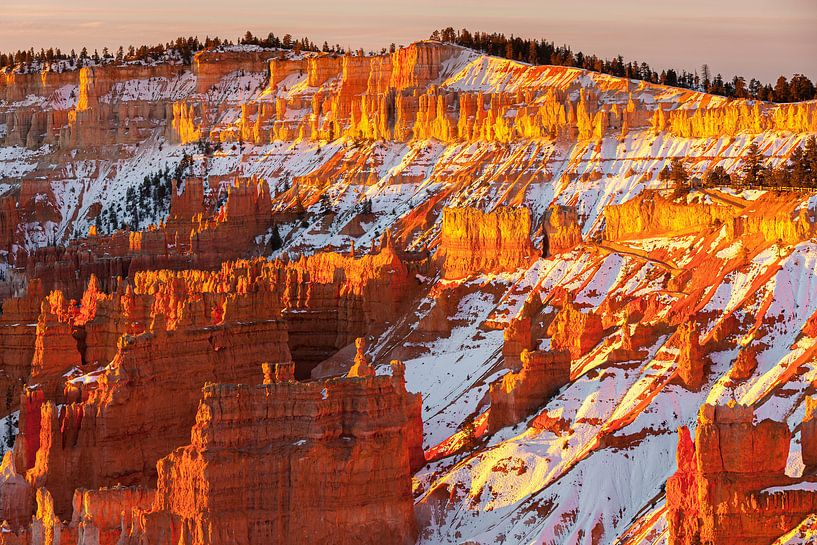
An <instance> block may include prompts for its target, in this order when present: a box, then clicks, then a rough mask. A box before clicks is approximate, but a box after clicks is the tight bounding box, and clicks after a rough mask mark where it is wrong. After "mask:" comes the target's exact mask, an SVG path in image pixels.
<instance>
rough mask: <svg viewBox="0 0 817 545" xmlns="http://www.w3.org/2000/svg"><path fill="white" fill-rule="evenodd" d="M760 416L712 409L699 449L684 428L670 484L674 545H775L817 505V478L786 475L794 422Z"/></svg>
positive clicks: (705, 415)
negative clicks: (814, 484)
mask: <svg viewBox="0 0 817 545" xmlns="http://www.w3.org/2000/svg"><path fill="white" fill-rule="evenodd" d="M753 419H754V411H753V410H752V408H751V407H742V406H734V407H727V406H713V405H704V406H703V407H702V408H701V411H700V414H699V416H698V427H697V430H696V433H695V443H694V445H693V444H692V440H691V439H690V435H689V431H688V430H686V429H685V428H684V429H681V430H680V432H679V442H678V471H677V472H676V474H675V475H674V476H673V477H672V478H670V479H669V480H668V481H667V507H668V515H667V520H668V523H669V543H670V544H671V545H681V544H691V543H713V544H721V543H723V544H726V543H747V544H749V545H761V544H762V545H769V544H771V543H772V542H774V541H775V540H776V539H777V537H778V536H780V535H782V534H785V533H786V532H788V531H789V530H791V529H792V528H794V527H796V526H797V525H798V524H799V523H800V521H802V520H803V519H804V518H806V516H807V515H808V514H809V513H811V512H812V511H813V510H814V508H815V506H817V494H815V492H813V489H809V487H808V485H811V484H812V481H811V478H809V477H806V478H805V480H797V479H793V478H791V477H788V476H786V474H785V468H786V459H787V457H788V453H789V441H790V439H791V433H790V432H789V429H788V427H787V426H786V424H785V423H783V422H774V421H771V420H764V421H762V422H759V423H755V422H754V421H753ZM798 481H799V482H798ZM804 484H805V485H806V486H805V487H804V486H803V485H804ZM810 490H811V491H810Z"/></svg>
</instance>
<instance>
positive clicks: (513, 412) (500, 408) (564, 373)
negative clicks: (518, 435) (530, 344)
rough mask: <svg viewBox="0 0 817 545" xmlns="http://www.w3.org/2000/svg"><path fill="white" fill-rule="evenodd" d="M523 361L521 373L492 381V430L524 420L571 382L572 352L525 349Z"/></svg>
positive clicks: (489, 417)
mask: <svg viewBox="0 0 817 545" xmlns="http://www.w3.org/2000/svg"><path fill="white" fill-rule="evenodd" d="M521 361H522V369H521V370H520V371H519V372H518V373H515V372H511V373H508V374H507V375H505V376H503V377H502V378H501V379H498V380H497V381H496V382H494V383H492V384H491V388H490V393H489V395H490V398H491V410H490V412H489V413H488V430H489V431H490V433H494V432H496V431H498V430H500V429H502V428H504V427H505V426H510V425H513V424H517V423H519V422H522V421H524V420H525V419H526V418H527V417H528V416H530V415H531V414H532V413H533V411H535V410H536V409H537V408H538V407H541V406H542V405H544V404H545V402H547V401H548V399H549V398H550V397H551V396H552V395H553V394H555V393H556V392H557V391H558V390H559V388H561V387H562V386H564V385H565V384H567V383H568V382H570V354H569V353H568V352H566V351H563V352H546V351H539V350H536V351H533V352H531V351H529V350H524V351H523V352H522V354H521Z"/></svg>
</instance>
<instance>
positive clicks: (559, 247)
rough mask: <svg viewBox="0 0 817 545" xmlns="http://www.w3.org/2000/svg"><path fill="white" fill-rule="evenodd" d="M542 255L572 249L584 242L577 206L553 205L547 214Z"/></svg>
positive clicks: (545, 255)
mask: <svg viewBox="0 0 817 545" xmlns="http://www.w3.org/2000/svg"><path fill="white" fill-rule="evenodd" d="M544 237H545V240H544V241H543V243H542V244H543V246H544V247H543V248H542V255H543V257H547V256H548V255H550V254H551V253H559V252H565V251H570V250H572V249H574V248H575V247H576V246H578V245H579V244H581V243H582V228H581V226H580V225H579V215H578V213H577V212H576V208H575V207H572V206H571V207H568V206H551V207H549V208H548V210H547V214H546V215H545V224H544Z"/></svg>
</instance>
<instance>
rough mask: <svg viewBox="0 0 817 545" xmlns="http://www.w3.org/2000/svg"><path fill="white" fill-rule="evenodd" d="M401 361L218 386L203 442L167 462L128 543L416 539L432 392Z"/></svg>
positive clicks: (199, 424) (205, 417)
mask: <svg viewBox="0 0 817 545" xmlns="http://www.w3.org/2000/svg"><path fill="white" fill-rule="evenodd" d="M395 371H396V372H395V373H394V375H395V376H393V377H390V376H377V377H375V376H366V377H354V378H342V379H330V380H327V381H315V382H305V383H301V382H293V381H281V382H270V383H267V384H264V385H261V386H246V385H229V384H209V385H207V386H206V387H205V388H204V390H203V398H202V400H201V403H200V405H199V409H198V414H197V417H196V424H195V426H194V427H193V432H192V434H191V443H190V445H188V446H185V447H181V448H178V449H176V450H175V451H173V452H172V453H171V454H170V455H169V456H167V457H165V458H163V459H162V460H160V461H159V464H158V471H159V479H158V491H157V494H156V501H155V503H154V504H153V507H152V508H151V510H150V511H148V512H144V513H142V514H140V515H139V518H138V520H137V521H135V524H134V526H133V528H132V530H131V533H130V535H129V537H128V543H151V544H156V545H161V544H179V543H181V544H186V545H193V544H205V543H207V544H213V545H217V544H223V543H236V544H242V543H244V544H250V543H281V544H289V543H292V544H295V543H327V544H347V543H348V544H351V543H363V544H366V543H371V544H375V543H377V544H380V543H393V544H405V545H408V544H410V543H414V540H415V538H416V532H417V529H416V525H415V522H414V513H413V500H412V496H411V478H410V477H411V473H410V457H411V451H412V449H415V448H416V447H417V445H416V444H412V443H411V441H412V440H413V439H414V438H415V437H416V434H415V433H414V432H413V431H412V430H411V425H412V422H411V414H413V412H414V409H413V407H419V405H420V398H419V396H418V395H414V394H409V393H407V392H406V390H405V385H404V379H403V377H402V369H401V367H399V366H398V367H397V368H396V369H395ZM384 453H388V455H387V456H384ZM372 498H377V500H376V501H371V499H372Z"/></svg>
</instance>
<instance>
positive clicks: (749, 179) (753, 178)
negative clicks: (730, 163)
mask: <svg viewBox="0 0 817 545" xmlns="http://www.w3.org/2000/svg"><path fill="white" fill-rule="evenodd" d="M741 172H742V173H743V183H744V184H746V185H763V184H764V182H765V178H766V169H765V167H764V166H763V155H761V153H760V148H759V147H758V145H757V143H754V142H753V143H752V145H751V146H749V149H748V150H747V151H746V155H745V156H744V159H743V168H742V169H741Z"/></svg>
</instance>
